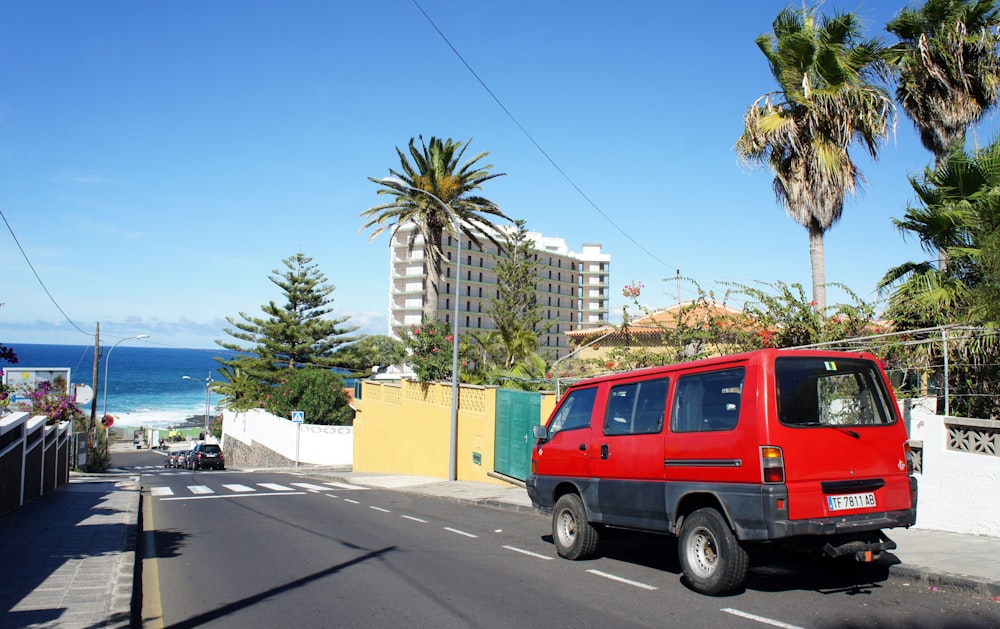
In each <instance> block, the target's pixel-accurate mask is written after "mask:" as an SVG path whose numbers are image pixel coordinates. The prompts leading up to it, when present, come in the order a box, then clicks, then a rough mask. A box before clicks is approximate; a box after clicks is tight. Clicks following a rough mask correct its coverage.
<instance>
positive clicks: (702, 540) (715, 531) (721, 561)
mask: <svg viewBox="0 0 1000 629" xmlns="http://www.w3.org/2000/svg"><path fill="white" fill-rule="evenodd" d="M677 551H678V554H679V559H680V562H681V568H682V569H683V571H684V577H685V578H686V579H687V581H688V583H689V584H690V586H691V588H692V589H694V590H695V591H697V592H701V593H702V594H707V595H709V596H720V595H724V594H730V593H732V592H734V591H736V590H737V589H739V588H740V586H742V585H743V581H744V580H745V579H746V576H747V569H748V568H749V566H750V558H749V556H748V555H747V551H746V550H745V549H744V548H743V547H742V546H741V545H740V543H739V541H738V540H737V539H736V537H735V536H734V535H733V532H732V531H731V530H730V529H729V525H728V524H727V523H726V520H725V519H724V518H723V517H722V515H720V514H719V512H718V511H716V510H715V509H711V508H706V509H698V510H697V511H695V512H694V513H692V514H691V515H689V516H687V517H686V518H684V523H683V524H681V530H680V535H679V536H678V544H677Z"/></svg>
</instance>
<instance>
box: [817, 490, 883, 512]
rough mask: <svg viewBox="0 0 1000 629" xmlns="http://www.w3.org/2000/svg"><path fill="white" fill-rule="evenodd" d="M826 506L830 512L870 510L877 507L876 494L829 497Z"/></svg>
mask: <svg viewBox="0 0 1000 629" xmlns="http://www.w3.org/2000/svg"><path fill="white" fill-rule="evenodd" d="M826 505H827V507H829V508H830V511H844V510H846V509H870V508H872V507H874V506H876V503H875V494H874V493H873V492H868V493H866V494H842V495H840V496H827V497H826Z"/></svg>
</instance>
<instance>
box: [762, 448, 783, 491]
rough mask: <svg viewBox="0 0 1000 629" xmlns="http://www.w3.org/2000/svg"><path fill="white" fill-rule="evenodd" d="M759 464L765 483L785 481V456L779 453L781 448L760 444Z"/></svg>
mask: <svg viewBox="0 0 1000 629" xmlns="http://www.w3.org/2000/svg"><path fill="white" fill-rule="evenodd" d="M760 466H761V470H762V471H763V477H764V482H765V483H783V482H785V458H784V457H783V456H782V455H781V448H778V447H775V446H761V447H760Z"/></svg>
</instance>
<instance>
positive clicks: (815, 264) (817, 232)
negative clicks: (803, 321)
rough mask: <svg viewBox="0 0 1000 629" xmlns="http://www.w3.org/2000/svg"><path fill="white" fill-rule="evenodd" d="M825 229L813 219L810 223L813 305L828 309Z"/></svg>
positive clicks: (822, 309) (820, 310)
mask: <svg viewBox="0 0 1000 629" xmlns="http://www.w3.org/2000/svg"><path fill="white" fill-rule="evenodd" d="M823 257H824V249H823V229H822V228H821V227H820V226H819V225H817V224H816V221H813V222H812V223H811V224H810V225H809V262H810V264H811V265H812V285H813V307H814V308H816V310H818V311H819V312H824V311H825V310H826V266H825V265H824V262H823Z"/></svg>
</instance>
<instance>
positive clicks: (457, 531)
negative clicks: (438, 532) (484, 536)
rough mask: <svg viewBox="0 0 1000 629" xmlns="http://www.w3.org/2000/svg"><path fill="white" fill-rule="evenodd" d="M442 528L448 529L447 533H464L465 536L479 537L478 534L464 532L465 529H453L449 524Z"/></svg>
mask: <svg viewBox="0 0 1000 629" xmlns="http://www.w3.org/2000/svg"><path fill="white" fill-rule="evenodd" d="M444 530H446V531H448V532H449V533H455V534H456V535H464V536H465V537H472V538H476V537H479V536H478V535H473V534H472V533H466V532H465V531H459V530H458V529H453V528H451V527H450V526H446V527H444Z"/></svg>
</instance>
